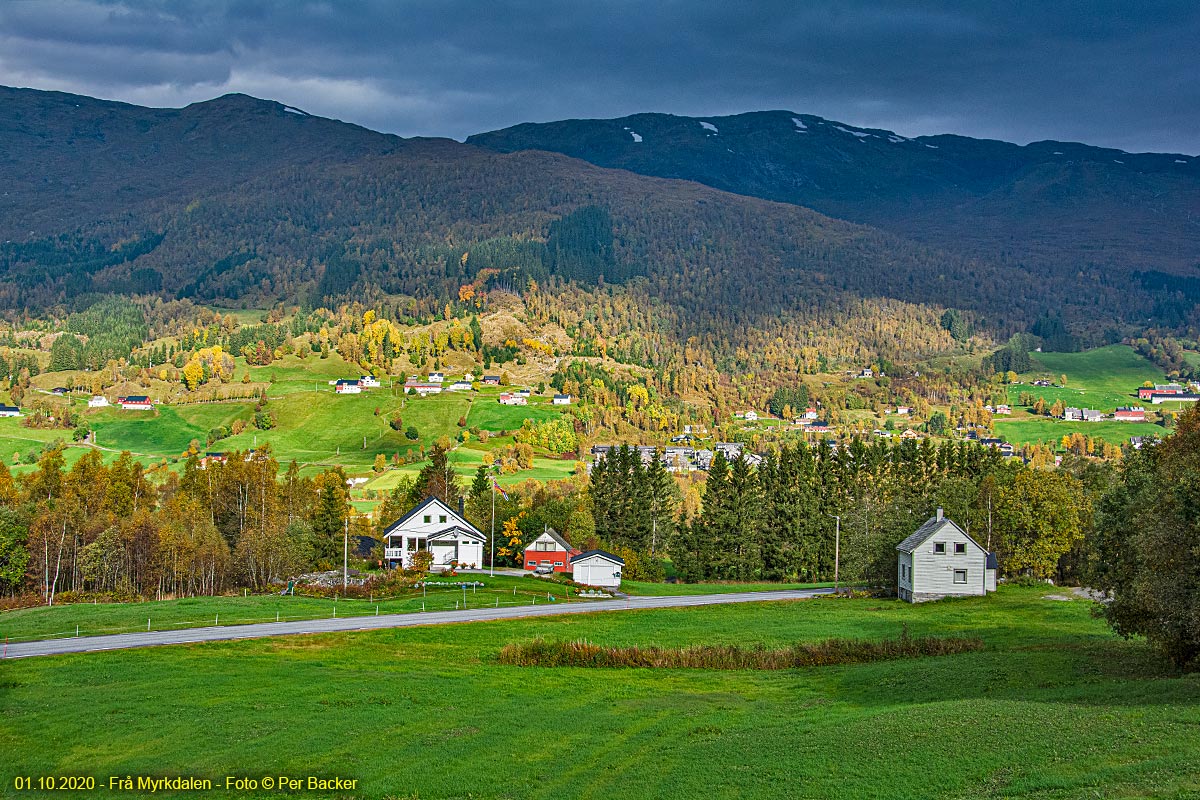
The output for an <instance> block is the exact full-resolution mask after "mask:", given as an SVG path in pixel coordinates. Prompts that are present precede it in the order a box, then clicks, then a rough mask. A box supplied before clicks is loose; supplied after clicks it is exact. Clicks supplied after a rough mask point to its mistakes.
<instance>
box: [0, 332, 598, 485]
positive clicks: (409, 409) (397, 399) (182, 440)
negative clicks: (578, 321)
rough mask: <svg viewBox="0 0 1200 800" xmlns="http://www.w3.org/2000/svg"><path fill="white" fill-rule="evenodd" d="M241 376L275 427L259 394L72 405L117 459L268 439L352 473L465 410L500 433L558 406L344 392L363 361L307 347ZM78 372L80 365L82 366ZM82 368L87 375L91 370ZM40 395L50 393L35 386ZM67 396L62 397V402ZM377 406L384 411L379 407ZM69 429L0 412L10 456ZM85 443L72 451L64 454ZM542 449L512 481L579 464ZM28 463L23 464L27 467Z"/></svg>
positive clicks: (471, 455)
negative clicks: (235, 427)
mask: <svg viewBox="0 0 1200 800" xmlns="http://www.w3.org/2000/svg"><path fill="white" fill-rule="evenodd" d="M261 313H262V312H259V311H254V310H251V311H246V312H239V316H244V317H247V318H251V317H253V318H255V319H257V316H258V315H260V314H261ZM235 362H236V368H235V375H236V376H237V378H238V379H239V380H240V377H241V376H242V375H244V374H247V373H248V374H249V375H250V377H251V380H252V381H253V382H254V385H256V386H265V387H266V388H267V394H268V397H269V398H270V402H269V405H268V410H269V411H271V412H272V413H273V414H274V415H275V417H276V425H275V427H274V428H272V429H269V430H266V431H262V430H258V429H257V428H255V427H254V426H253V425H250V424H248V423H250V422H251V421H252V420H253V418H254V402H253V401H249V400H247V401H222V402H215V403H197V404H182V405H178V404H176V405H171V404H162V403H160V404H159V405H158V406H157V407H156V408H155V410H154V411H123V410H121V409H119V408H105V409H86V407H85V406H84V405H83V403H82V400H81V399H79V398H76V399H75V402H74V405H75V407H76V409H77V410H79V411H81V412H82V413H83V415H84V419H85V420H86V422H87V424H88V425H89V426H90V427H91V428H92V429H93V431H95V438H96V443H97V444H98V445H99V446H101V447H103V448H110V449H111V450H112V451H114V452H112V453H106V455H105V458H106V459H111V458H115V457H116V455H117V453H118V452H119V451H121V450H129V451H131V452H132V453H134V454H135V455H136V456H137V457H138V458H139V460H141V461H142V462H143V463H145V464H147V465H149V464H156V463H160V462H161V461H162V460H163V459H164V458H165V459H168V460H171V461H172V462H173V463H172V466H171V468H172V469H179V463H177V462H174V460H175V459H178V458H179V457H180V455H181V454H182V453H183V452H184V451H185V450H187V448H188V446H189V444H190V443H191V442H193V441H197V442H198V443H199V447H200V449H201V450H217V451H225V450H244V449H248V448H252V447H255V446H259V445H262V444H264V443H269V444H270V445H271V448H272V451H273V452H274V454H275V456H276V458H277V459H279V461H280V462H282V463H286V462H288V461H291V460H293V459H294V460H296V461H299V462H300V463H301V464H304V465H310V466H309V467H307V468H306V470H305V472H306V474H307V473H312V472H315V471H319V470H320V469H322V468H324V467H327V466H332V465H340V466H342V467H344V468H345V469H346V470H347V471H348V472H351V473H357V474H364V473H367V472H368V471H369V470H370V468H371V466H372V465H373V463H374V461H375V458H376V456H378V455H380V454H382V455H383V456H384V457H385V458H387V459H388V462H389V464H390V463H391V459H392V456H393V455H394V454H396V453H400V454H402V455H403V454H406V453H408V452H409V451H412V450H416V449H417V448H419V447H421V446H424V447H426V448H428V447H430V446H431V445H432V444H433V443H434V442H436V441H437V440H438V439H439V438H441V437H443V436H448V437H450V438H451V439H454V438H455V437H457V435H458V433H459V431H460V428H459V427H458V421H459V419H462V418H464V417H465V418H466V421H467V427H477V428H482V429H486V430H488V431H490V432H493V433H497V432H500V431H513V430H516V429H518V428H520V427H521V423H522V421H524V420H525V419H527V418H528V419H534V420H544V419H550V418H554V417H556V416H557V415H559V414H561V413H562V409H559V408H557V407H552V406H550V405H549V404H548V401H546V400H545V399H544V398H535V399H533V400H532V402H531V405H529V406H502V405H500V404H499V403H498V402H497V401H496V400H497V397H498V395H499V394H500V392H501V389H499V388H495V387H487V389H486V390H484V391H481V392H479V393H471V392H445V393H442V394H440V395H433V396H430V397H424V398H422V397H414V396H406V395H404V394H403V392H402V391H401V390H400V389H399V388H398V387H392V386H389V383H390V382H391V379H386V378H385V379H384V380H383V383H384V385H383V386H382V387H380V388H378V389H371V390H368V391H365V392H363V393H362V394H357V395H338V394H335V393H334V391H333V387H331V386H330V385H329V381H331V380H335V379H338V378H348V377H349V378H357V377H358V376H360V375H361V374H362V370H361V368H359V367H358V366H356V365H353V364H348V363H347V362H346V361H344V360H343V359H342V358H341V356H339V355H337V354H336V353H333V354H331V355H330V356H329V358H325V359H322V358H320V357H318V356H316V355H310V356H308V357H307V358H305V359H303V360H301V359H300V358H298V357H296V356H294V355H289V356H285V357H284V358H282V359H280V360H278V361H276V362H274V363H272V364H270V365H267V366H262V367H258V366H248V365H247V364H246V363H245V359H243V358H241V357H238V358H237V359H235ZM81 374H82V373H81ZM74 375H75V373H43V374H42V375H39V376H38V381H39V385H43V384H44V386H45V387H51V386H55V385H58V384H60V383H70V380H69V379H70V378H71V377H72V376H74ZM85 377H86V376H85ZM38 397H39V399H41V400H43V401H51V399H50V398H48V397H46V396H43V395H39V396H38ZM58 402H65V401H58ZM377 411H378V413H376V412H377ZM396 414H399V415H400V417H401V419H402V420H403V424H404V427H405V428H408V427H410V426H411V427H415V428H416V429H417V433H418V438H417V439H415V440H411V439H408V438H407V437H406V436H405V435H404V433H403V432H402V431H395V430H392V428H391V427H390V426H389V424H388V423H389V421H390V420H391V418H392V417H393V416H394V415H396ZM238 420H240V421H242V422H244V423H247V427H246V429H245V430H244V431H243V432H242V433H241V434H239V435H237V436H231V437H227V438H225V439H222V440H219V441H216V442H214V443H213V444H211V445H209V444H208V443H207V438H208V433H209V431H210V430H212V429H214V428H217V427H219V426H226V427H228V426H230V425H231V424H232V423H234V422H235V421H238ZM70 438H71V431H66V430H31V429H27V428H23V427H22V426H21V424H20V420H19V419H0V458H4V459H5V461H6V463H8V464H10V465H11V464H13V454H14V453H19V454H20V455H21V460H22V462H24V463H25V464H26V465H28V463H31V456H32V457H33V458H36V456H37V454H38V453H39V452H40V451H41V449H42V448H43V447H44V446H45V445H46V444H47V443H49V442H52V441H54V440H58V439H62V440H67V441H69V440H70ZM505 444H512V440H511V438H500V439H493V441H492V442H490V443H488V444H480V443H479V442H478V441H475V442H471V443H470V447H469V448H466V449H464V450H463V451H462V452H461V453H456V454H455V456H454V462H455V466H456V468H457V469H458V470H459V472H460V473H461V474H463V475H464V476H465V475H467V474H469V473H470V472H472V471H474V469H475V467H476V466H477V465H478V464H479V462H480V459H481V458H482V452H483V450H487V449H494V448H496V447H500V446H503V445H505ZM80 454H82V450H74V449H73V450H71V451H68V462H72V461H73V460H74V459H75V458H78V456H79V455H80ZM546 456H548V454H546V453H540V454H539V457H538V460H537V462H536V463H535V468H534V469H533V470H527V471H525V472H522V473H520V474H518V475H510V476H505V477H504V478H502V479H501V480H502V481H503V482H506V483H513V482H517V481H523V480H527V479H529V478H535V479H538V480H548V479H554V478H561V477H565V476H566V475H568V474H570V471H571V470H572V469H573V467H574V463H573V461H559V460H558V459H554V458H547V457H546ZM26 468H27V466H26ZM418 469H419V466H414V465H409V466H408V467H407V468H405V469H404V470H401V471H389V472H387V473H385V474H384V476H382V477H381V478H377V479H375V481H374V482H373V484H372V486H371V487H370V488H372V489H375V488H379V489H384V490H386V489H389V488H390V487H391V486H394V485H395V482H396V481H397V480H398V479H399V478H400V477H401V475H404V474H415V473H416V471H417V470H418Z"/></svg>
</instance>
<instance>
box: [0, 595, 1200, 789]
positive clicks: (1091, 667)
mask: <svg viewBox="0 0 1200 800" xmlns="http://www.w3.org/2000/svg"><path fill="white" fill-rule="evenodd" d="M1051 591H1053V590H1051V589H1046V588H1031V589H1021V588H1015V587H1004V588H1002V589H1001V591H1000V592H999V593H998V594H997V595H994V596H992V597H989V598H972V599H966V600H956V601H944V602H941V603H930V604H924V605H919V606H912V605H909V604H905V603H900V602H897V601H894V600H881V599H870V598H867V599H856V600H845V599H830V600H808V601H801V602H788V603H764V604H745V605H738V606H710V607H704V608H690V609H672V610H655V611H641V612H616V613H604V614H594V615H592V614H585V615H574V616H571V617H563V618H552V619H551V618H547V619H539V620H521V621H505V622H496V623H482V624H470V625H461V626H460V625H451V626H443V627H429V628H411V629H400V630H388V631H376V632H362V633H345V634H329V635H321V636H304V637H285V638H278V639H262V640H254V641H243V642H223V643H213V644H205V645H187V646H178V647H167V648H154V649H147V650H129V651H113V652H104V653H91V654H81V655H71V656H62V657H54V658H39V659H29V660H23V661H14V662H10V663H6V664H4V667H3V670H4V673H3V686H4V691H3V692H2V693H0V714H3V717H4V719H5V725H4V726H2V727H0V748H2V749H3V752H4V753H5V754H6V762H7V763H8V764H9V773H10V775H34V776H36V775H56V774H57V775H64V774H70V775H90V776H95V777H96V778H97V783H98V785H99V786H100V787H101V788H100V790H99V791H98V792H95V793H93V794H100V795H105V796H109V795H110V794H112V793H110V792H108V791H107V789H106V788H104V787H107V781H108V776H113V775H117V776H125V775H135V776H136V775H159V776H161V775H191V776H198V777H209V778H213V779H215V781H216V782H217V785H218V786H222V787H223V785H224V776H227V775H233V776H259V777H261V776H264V775H280V774H288V775H292V776H308V775H316V776H321V777H335V776H336V777H343V778H352V779H356V780H357V781H358V783H357V787H356V788H355V789H354V790H353V791H349V792H344V793H342V795H340V796H345V797H364V798H385V797H397V798H398V797H419V798H426V799H430V798H451V797H475V798H555V799H557V798H583V797H589V798H590V797H608V798H618V799H620V798H630V799H631V800H632V799H634V798H638V799H640V798H645V797H658V798H695V797H708V798H735V797H736V798H793V797H813V798H818V797H838V798H847V799H848V800H853V799H854V798H879V797H888V798H900V799H902V798H914V800H917V799H919V800H929V799H930V798H962V797H972V798H1000V797H1016V796H1020V797H1025V798H1044V799H1046V800H1049V799H1050V798H1077V797H1135V796H1136V797H1149V796H1153V797H1174V798H1185V797H1195V796H1196V795H1197V793H1198V792H1200V777H1198V776H1200V681H1198V680H1197V679H1196V678H1195V677H1194V676H1192V677H1185V676H1180V675H1178V674H1175V673H1172V672H1171V671H1169V670H1168V669H1167V668H1166V667H1165V666H1164V665H1163V664H1162V662H1160V661H1159V660H1158V659H1157V658H1156V657H1155V656H1154V655H1153V654H1152V653H1151V652H1150V651H1149V650H1148V649H1147V647H1146V646H1145V645H1144V644H1143V643H1141V642H1138V641H1125V640H1122V639H1120V638H1118V637H1116V636H1114V635H1113V634H1112V633H1110V632H1109V630H1108V629H1107V628H1106V627H1105V625H1104V624H1103V623H1102V622H1101V621H1099V620H1097V619H1095V618H1094V617H1093V615H1092V614H1091V603H1090V602H1088V601H1084V600H1079V599H1075V600H1065V601H1060V600H1053V599H1047V598H1046V597H1045V595H1047V594H1049V593H1050V592H1051ZM905 626H907V629H908V631H909V632H910V634H911V635H913V636H924V635H932V636H949V635H954V636H977V637H979V638H981V639H982V640H983V641H984V644H985V649H984V650H983V651H980V652H971V653H962V654H958V655H949V656H938V657H928V658H922V659H919V660H902V661H882V662H877V663H869V664H858V665H853V666H840V667H837V666H835V667H813V668H801V669H787V670H779V671H771V672H759V671H750V670H744V671H743V670H707V669H637V668H618V669H587V668H563V667H550V668H540V667H517V666H505V665H501V664H500V663H498V660H497V655H498V653H499V651H500V649H501V648H502V647H503V646H504V645H505V644H508V643H510V642H526V641H531V640H533V639H536V638H539V637H541V638H545V639H548V640H556V641H572V640H578V639H584V640H588V641H590V642H593V643H595V644H598V645H602V646H631V645H638V646H648V645H658V646H662V647H683V646H689V645H694V644H710V645H719V644H736V645H743V646H746V645H749V646H753V645H756V644H762V645H764V646H768V647H775V646H784V645H789V644H792V643H795V642H815V641H821V640H824V639H827V638H830V637H848V638H849V637H852V638H867V639H875V640H878V639H884V638H894V637H895V636H897V635H899V634H900V632H901V631H902V630H903V629H904V627H905ZM82 709H86V713H80V712H81V710H82ZM197 720H203V721H204V724H203V725H197V724H196V721H197ZM9 780H10V781H11V778H9ZM11 788H12V787H11V783H10V784H9V785H7V786H6V789H7V790H10V791H11ZM164 794H166V795H167V796H171V793H170V792H166V793H164ZM181 794H182V793H181ZM215 794H217V795H218V796H226V795H225V793H224V792H221V791H218V792H215ZM238 796H242V797H246V796H255V797H264V796H284V794H283V793H280V792H278V791H267V790H262V789H261V788H260V789H259V790H257V791H251V792H248V793H246V792H243V793H240V794H239V795H238Z"/></svg>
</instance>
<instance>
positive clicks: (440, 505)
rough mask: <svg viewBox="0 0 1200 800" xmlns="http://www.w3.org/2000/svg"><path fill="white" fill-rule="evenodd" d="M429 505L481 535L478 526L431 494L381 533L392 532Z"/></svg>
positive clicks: (387, 533) (460, 525) (385, 534)
mask: <svg viewBox="0 0 1200 800" xmlns="http://www.w3.org/2000/svg"><path fill="white" fill-rule="evenodd" d="M430 505H435V506H437V507H438V508H439V509H441V510H443V511H445V512H446V515H447V517H449V518H450V519H452V520H453V521H454V522H455V523H456V524H458V525H459V527H461V528H463V529H464V530H466V531H474V532H475V533H476V534H478V535H479V536H483V533H482V532H480V530H479V529H478V528H476V527H475V526H474V525H472V524H471V523H469V522H467V521H466V520H465V519H463V518H462V517H461V516H459V514H458V512H457V511H455V510H454V509H452V508H450V506H448V505H446V504H445V503H443V502H442V501H441V500H439V499H437V498H436V497H434V496H433V495H430V496H429V497H426V498H425V499H424V500H422V501H421V502H419V503H417V505H416V506H415V507H414V508H413V509H412V511H409V512H408V513H407V514H405V515H404V516H403V517H401V518H400V519H398V520H396V521H395V522H393V523H392V524H391V525H388V526H387V528H385V529H384V531H383V535H384V536H388V535H390V534H391V533H392V531H394V530H396V528H399V527H401V526H402V525H404V523H406V522H408V521H409V520H410V519H412V518H413V517H415V516H417V515H418V514H421V513H423V512H424V511H425V509H427V508H429V506H430ZM485 538H486V537H485Z"/></svg>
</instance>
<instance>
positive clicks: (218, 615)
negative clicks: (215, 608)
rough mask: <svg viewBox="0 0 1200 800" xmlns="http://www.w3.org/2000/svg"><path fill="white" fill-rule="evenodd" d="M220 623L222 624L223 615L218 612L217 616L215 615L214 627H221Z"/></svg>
mask: <svg viewBox="0 0 1200 800" xmlns="http://www.w3.org/2000/svg"><path fill="white" fill-rule="evenodd" d="M220 625H221V615H220V614H217V615H216V616H214V617H213V627H214V628H217V627H220Z"/></svg>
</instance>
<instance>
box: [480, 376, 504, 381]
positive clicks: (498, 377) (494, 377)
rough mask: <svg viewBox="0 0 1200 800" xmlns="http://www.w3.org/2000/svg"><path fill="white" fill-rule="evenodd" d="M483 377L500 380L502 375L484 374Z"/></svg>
mask: <svg viewBox="0 0 1200 800" xmlns="http://www.w3.org/2000/svg"><path fill="white" fill-rule="evenodd" d="M483 379H484V380H485V381H498V380H500V376H499V375H484V376H483Z"/></svg>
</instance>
